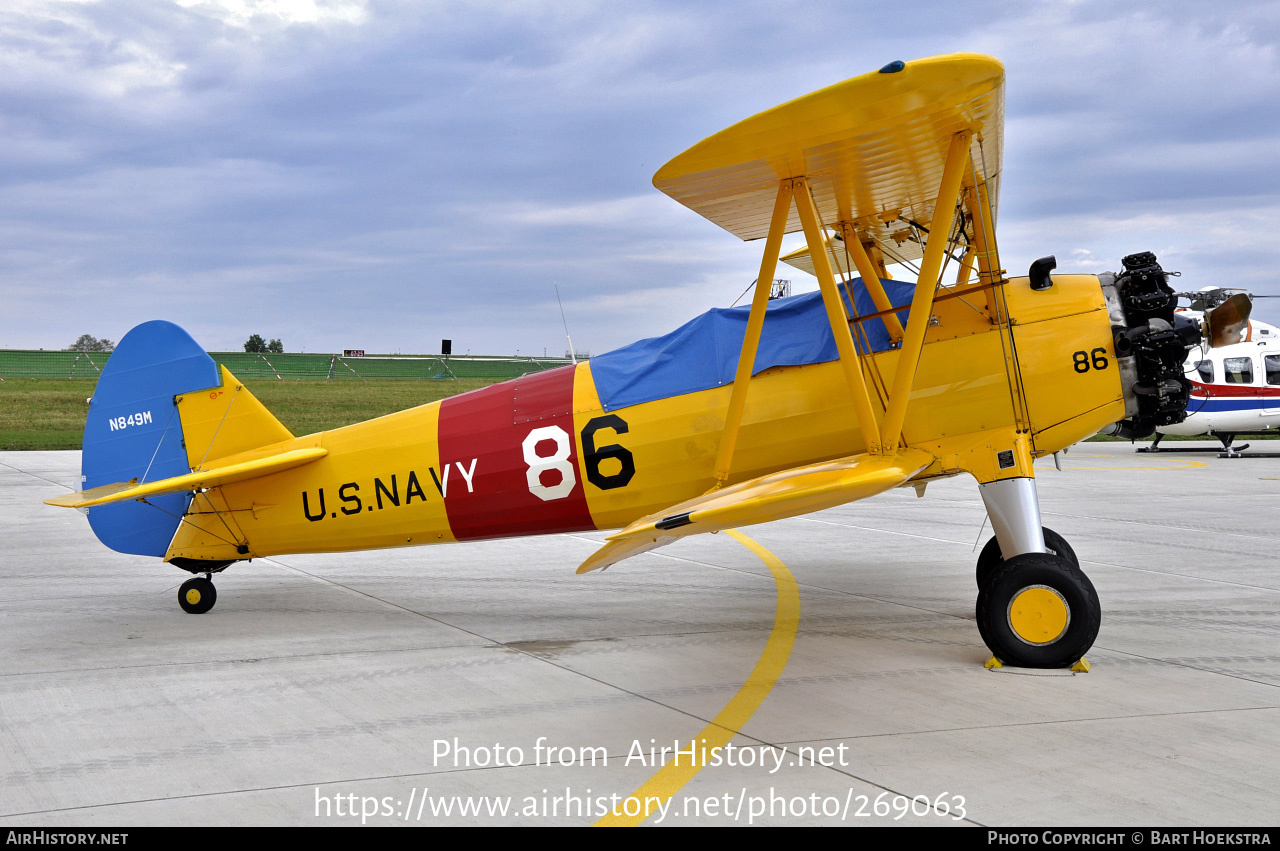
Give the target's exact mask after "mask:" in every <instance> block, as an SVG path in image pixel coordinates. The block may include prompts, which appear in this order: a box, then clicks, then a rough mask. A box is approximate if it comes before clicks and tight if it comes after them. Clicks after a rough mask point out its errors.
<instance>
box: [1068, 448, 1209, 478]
mask: <svg viewBox="0 0 1280 851" xmlns="http://www.w3.org/2000/svg"><path fill="white" fill-rule="evenodd" d="M1070 457H1071V458H1114V457H1115V456H1114V455H1079V454H1076V453H1072V454H1071V456H1070ZM1208 466H1209V465H1208V464H1207V463H1206V462H1204V461H1177V462H1175V464H1174V465H1173V466H1166V465H1156V464H1151V465H1148V466H1142V467H1072V466H1068V465H1066V464H1063V465H1062V471H1063V472H1064V473H1066V472H1069V471H1071V470H1194V469H1195V468H1197V467H1208Z"/></svg>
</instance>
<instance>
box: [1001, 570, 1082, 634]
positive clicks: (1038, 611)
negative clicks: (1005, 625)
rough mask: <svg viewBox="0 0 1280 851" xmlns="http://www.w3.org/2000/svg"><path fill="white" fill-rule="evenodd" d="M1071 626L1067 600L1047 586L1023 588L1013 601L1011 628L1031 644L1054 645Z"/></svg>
mask: <svg viewBox="0 0 1280 851" xmlns="http://www.w3.org/2000/svg"><path fill="white" fill-rule="evenodd" d="M1069 623H1071V607H1070V606H1068V605H1067V601H1066V599H1065V598H1064V597H1063V596H1062V595H1061V594H1059V593H1058V592H1057V591H1055V590H1053V589H1052V588H1050V587H1049V586H1047V585H1031V586H1028V587H1027V588H1023V589H1022V590H1021V591H1019V592H1018V593H1017V594H1014V595H1013V599H1012V600H1010V601H1009V628H1010V629H1012V630H1013V634H1014V635H1016V636H1017V637H1018V638H1019V639H1020V640H1022V641H1024V642H1026V643H1027V644H1033V645H1036V646H1040V645H1044V644H1052V643H1053V642H1055V641H1057V640H1058V639H1059V638H1061V637H1062V635H1063V633H1065V632H1066V631H1067V625H1068V624H1069Z"/></svg>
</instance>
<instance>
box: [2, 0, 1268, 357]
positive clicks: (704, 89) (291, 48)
mask: <svg viewBox="0 0 1280 851" xmlns="http://www.w3.org/2000/svg"><path fill="white" fill-rule="evenodd" d="M1228 11H1229V15H1228V14H1226V13H1227V12H1228ZM1278 40H1280V4H1274V3H1269V2H1257V3H1249V2H1233V3H1230V4H1220V3H1192V2H1161V3H1154V2H1152V3H1125V2H1115V0H1106V2H1092V0H1081V2H1034V1H1033V0H1029V1H1028V2H1016V3H1015V2H990V3H977V2H974V3H969V2H966V3H955V2H909V0H897V2H892V3H886V2H882V0H877V2H832V3H823V2H815V0H809V1H808V2H803V3H788V2H769V3H758V4H757V3H744V2H741V0H737V2H727V3H714V2H699V3H696V4H690V3H677V2H672V3H661V2H637V0H631V1H630V2H622V3H620V2H616V0H615V2H608V3H606V2H598V3H596V2H572V0H562V1H561V2H557V3H547V2H542V3H535V2H529V3H515V2H480V1H479V0H470V1H469V2H456V3H455V2H423V1H422V0H413V1H412V2H411V1H410V0H405V2H396V1H395V0H386V2H384V0H176V2H160V0H103V2H93V1H92V0H87V1H86V2H80V0H72V2H47V1H46V0H7V2H6V3H5V4H4V6H3V9H0V348H39V347H45V348H60V347H63V346H66V345H68V344H69V343H70V342H71V341H72V340H74V339H75V338H76V337H77V336H79V335H80V334H82V333H91V334H94V335H95V336H105V337H110V338H112V339H119V338H120V336H122V335H123V334H124V332H125V331H127V330H128V329H129V328H130V327H132V326H133V325H135V324H137V323H138V322H142V321H145V320H147V319H153V318H166V319H170V320H173V321H175V322H178V323H179V324H181V325H183V326H184V327H186V328H187V329H188V330H189V331H191V333H192V334H193V335H194V336H195V337H196V339H197V340H199V341H200V342H201V343H203V344H204V345H205V346H206V347H207V348H210V349H214V350H225V349H239V348H240V345H241V344H242V343H243V341H244V340H245V338H246V337H248V335H249V334H251V333H260V334H262V335H264V336H266V337H280V338H282V340H283V341H284V343H285V346H286V349H287V350H289V351H297V350H299V349H305V350H307V351H333V350H338V349H342V348H364V349H367V350H369V351H371V352H373V351H404V352H427V351H437V350H438V347H439V341H440V339H441V338H443V337H449V338H452V339H453V340H454V348H455V351H457V352H462V351H465V350H468V349H469V350H470V351H472V352H473V353H487V354H512V353H514V352H516V351H517V350H518V351H519V352H520V353H523V354H530V353H538V354H541V353H542V351H543V349H544V348H545V349H547V350H548V351H549V352H550V353H553V354H558V353H563V351H564V348H565V345H564V338H563V334H564V331H563V328H562V325H561V320H560V314H559V310H558V308H557V306H556V301H555V291H554V289H553V284H556V283H558V284H559V287H560V292H561V295H562V296H563V299H564V307H565V312H566V314H567V316H568V322H569V330H570V332H571V333H572V334H573V337H574V342H575V343H576V344H577V347H578V348H580V349H581V348H586V349H590V350H591V351H592V352H595V353H599V352H603V351H605V350H608V349H610V348H614V347H616V346H618V345H622V344H624V343H627V342H630V341H631V340H633V339H636V338H639V337H644V336H651V335H653V334H657V333H661V332H664V331H666V330H669V329H670V328H673V327H674V326H675V325H677V324H679V323H680V322H683V321H684V320H685V319H687V318H689V317H691V316H692V315H694V314H695V313H697V312H700V311H702V310H704V309H706V308H708V307H712V306H716V305H727V304H729V303H731V302H732V301H733V300H734V299H735V298H736V297H737V296H738V295H739V293H741V292H742V290H743V288H744V287H745V286H746V285H747V284H748V283H749V282H750V280H751V279H752V278H753V277H754V276H755V268H756V265H757V264H758V262H759V261H758V255H759V251H760V246H759V244H743V243H741V242H739V241H737V240H736V239H735V238H734V237H732V236H730V235H729V234H727V233H725V232H723V231H721V230H720V229H718V228H717V227H715V226H714V225H711V224H709V223H707V222H705V221H704V220H702V219H701V218H699V217H698V216H697V215H695V214H694V213H692V212H689V211H688V210H686V209H684V208H683V207H681V206H679V205H678V204H676V203H675V202H673V201H670V200H669V199H667V198H666V197H665V196H663V195H661V194H660V193H658V192H657V191H656V190H654V189H653V188H652V185H651V183H650V179H651V177H652V175H653V172H654V171H656V170H657V168H658V167H659V166H660V165H662V163H663V162H665V161H666V160H667V159H669V158H670V157H672V156H674V155H675V154H677V153H679V152H680V151H682V150H684V149H685V148H687V147H688V146H690V145H692V144H693V143H695V142H697V141H698V140H699V139H701V138H703V137H704V136H707V135H709V134H711V133H713V132H715V131H717V130H719V129H721V128H723V127H725V126H727V125H729V124H731V123H733V122H735V121H738V120H740V119H742V118H745V117H746V116H748V115H751V114H753V113H755V112H758V111H760V110H762V109H766V108H768V107H771V106H774V105H775V104H778V103H781V102H783V101H785V100H789V99H791V98H793V97H796V96H799V95H801V94H805V93H807V92H809V91H811V90H813V89H816V88H820V87H822V86H826V85H829V84H831V83H834V82H837V81H839V80H842V79H845V78H847V77H851V76H855V75H857V74H860V73H864V72H866V71H869V70H873V69H875V68H878V67H880V66H881V65H883V64H885V63H886V62H888V61H891V60H894V59H906V60H910V59H913V58H917V57H922V56H928V55H932V54H937V53H946V52H951V51H961V50H963V51H977V52H983V53H990V54H992V55H994V56H996V57H998V58H1000V59H1001V60H1002V61H1003V62H1004V63H1005V66H1006V70H1007V107H1006V119H1007V124H1006V156H1005V171H1004V174H1005V177H1004V181H1003V186H1002V193H1003V195H1002V198H1001V207H1000V237H1001V247H1002V255H1003V259H1004V261H1005V264H1006V266H1007V267H1008V268H1009V269H1010V270H1011V271H1012V272H1014V273H1025V271H1024V270H1025V268H1026V266H1027V264H1028V263H1029V262H1030V261H1031V260H1033V259H1035V258H1036V257H1039V256H1042V255H1045V254H1056V255H1057V257H1058V260H1059V269H1060V270H1062V271H1088V272H1097V271H1104V270H1107V269H1114V268H1116V267H1118V266H1119V258H1120V257H1121V256H1123V255H1124V254H1128V253H1132V252H1135V251H1142V250H1153V251H1155V252H1156V253H1157V254H1158V255H1159V256H1160V259H1161V262H1162V263H1163V264H1164V266H1165V268H1166V269H1176V270H1180V271H1181V272H1182V273H1183V277H1182V278H1181V280H1180V281H1179V283H1180V284H1181V285H1182V286H1184V287H1187V288H1198V287H1201V286H1206V285H1209V284H1221V285H1232V286H1247V287H1251V288H1253V289H1254V290H1255V292H1259V293H1272V294H1278V295H1280V283H1278V282H1277V266H1278V263H1277V261H1278V260H1280V139H1278V138H1277V137H1278V136H1280V57H1278V56H1277V41H1278ZM800 241H802V240H796V239H793V240H792V242H795V243H798V242H800ZM791 277H792V278H793V279H794V280H795V283H796V286H797V288H798V289H808V288H812V286H813V282H812V279H807V280H806V278H807V276H805V275H803V274H802V273H799V272H796V273H794V274H793V275H792V276H791ZM1273 305H1274V307H1273ZM1255 315H1258V316H1260V317H1261V318H1264V319H1269V320H1270V321H1273V322H1280V299H1276V300H1275V301H1260V302H1259V304H1258V311H1257V313H1256V314H1255Z"/></svg>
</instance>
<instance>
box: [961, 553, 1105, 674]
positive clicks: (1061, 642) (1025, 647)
mask: <svg viewBox="0 0 1280 851" xmlns="http://www.w3.org/2000/svg"><path fill="white" fill-rule="evenodd" d="M977 615H978V631H979V632H980V633H982V640H983V641H984V642H986V645H987V647H989V648H991V652H992V654H993V655H995V657H996V658H997V659H999V660H1000V661H1001V662H1003V663H1004V664H1006V665H1013V666H1016V667H1022V668H1067V667H1070V666H1071V665H1073V664H1075V663H1076V662H1077V661H1079V659H1080V657H1081V656H1083V655H1084V654H1085V652H1086V651H1088V649H1089V648H1090V647H1092V646H1093V641H1094V639H1095V638H1097V637H1098V627H1099V626H1100V625H1101V623H1102V606H1101V605H1100V604H1099V603H1098V593H1097V592H1096V591H1095V590H1094V588H1093V583H1092V582H1090V581H1089V577H1087V576H1085V575H1084V573H1082V572H1081V571H1080V569H1079V568H1078V567H1076V566H1075V565H1073V564H1072V563H1071V561H1070V560H1068V559H1066V558H1064V557H1063V556H1060V555H1054V554H1051V553H1024V554H1023V555H1019V556H1014V557H1013V558H1011V559H1008V560H1007V561H1005V562H1003V563H1002V564H1000V565H999V566H997V567H996V569H995V570H994V571H993V572H992V573H991V575H990V576H988V577H987V579H986V582H985V583H984V584H983V586H982V588H980V589H979V590H978V607H977Z"/></svg>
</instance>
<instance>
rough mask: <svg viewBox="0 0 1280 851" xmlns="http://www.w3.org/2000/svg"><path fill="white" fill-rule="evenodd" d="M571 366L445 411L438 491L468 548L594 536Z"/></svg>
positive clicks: (469, 397) (476, 395)
mask: <svg viewBox="0 0 1280 851" xmlns="http://www.w3.org/2000/svg"><path fill="white" fill-rule="evenodd" d="M574 372H575V369H574V367H572V366H565V367H560V368H558V369H552V370H547V371H546V372H539V373H536V374H534V375H526V376H524V377H523V378H518V379H516V380H515V381H505V382H503V383H502V384H495V385H493V386H492V387H486V388H484V389H482V390H476V391H473V392H471V393H464V394H463V395H461V396H454V397H453V398H451V399H445V400H444V401H443V402H441V403H440V428H439V446H440V465H441V470H440V472H439V474H438V475H437V479H438V483H437V487H438V488H440V490H441V493H442V494H443V496H444V503H445V510H446V511H447V512H448V515H449V527H450V529H452V531H453V534H454V536H455V537H456V538H457V539H458V540H460V541H462V540H474V539H477V538H498V537H503V536H506V535H536V534H539V533H551V532H575V531H582V530H586V529H594V528H595V524H594V523H593V522H592V520H591V511H590V509H589V508H588V507H587V497H586V493H585V491H584V490H583V486H582V473H581V469H580V468H579V466H578V457H577V454H578V453H577V447H576V441H575V440H574V434H573V379H574Z"/></svg>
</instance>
